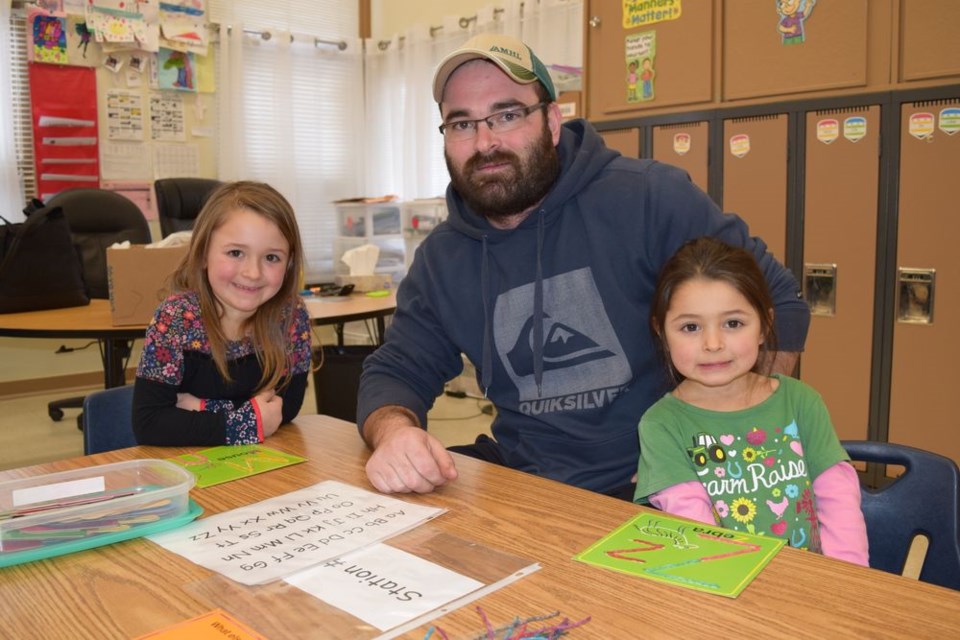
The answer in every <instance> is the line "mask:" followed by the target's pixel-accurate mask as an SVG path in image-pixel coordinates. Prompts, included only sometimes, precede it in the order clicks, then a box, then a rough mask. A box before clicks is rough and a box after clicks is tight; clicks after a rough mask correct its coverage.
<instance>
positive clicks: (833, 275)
mask: <svg viewBox="0 0 960 640" xmlns="http://www.w3.org/2000/svg"><path fill="white" fill-rule="evenodd" d="M803 297H804V300H806V301H807V306H809V307H810V315H814V316H828V317H829V316H835V315H836V314H837V265H836V264H832V263H817V264H813V263H809V262H808V263H805V264H804V265H803Z"/></svg>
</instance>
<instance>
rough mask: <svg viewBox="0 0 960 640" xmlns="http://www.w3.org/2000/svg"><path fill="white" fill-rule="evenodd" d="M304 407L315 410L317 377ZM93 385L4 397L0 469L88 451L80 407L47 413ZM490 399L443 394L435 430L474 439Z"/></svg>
mask: <svg viewBox="0 0 960 640" xmlns="http://www.w3.org/2000/svg"><path fill="white" fill-rule="evenodd" d="M310 385H311V386H310V387H308V389H307V394H306V399H305V400H304V403H303V408H302V409H301V411H300V412H301V413H303V414H310V413H316V401H315V400H314V395H313V388H312V381H311V383H310ZM93 390H94V389H93V388H88V389H65V390H63V391H58V392H56V393H46V394H37V395H23V396H17V397H7V398H0V469H15V468H17V467H25V466H28V465H32V464H39V463H42V462H50V461H52V460H60V459H63V458H71V457H74V456H79V455H83V435H82V434H81V432H80V431H79V430H78V429H77V421H76V416H77V413H78V410H77V409H67V410H66V411H65V416H64V418H63V420H62V421H60V422H54V421H53V420H51V419H50V417H49V416H48V415H47V402H48V401H49V400H55V399H59V398H64V397H69V396H74V395H84V394H85V393H86V392H88V391H93ZM490 406H491V405H490V403H489V402H487V401H485V400H478V399H476V398H472V397H469V396H467V397H463V398H458V397H453V396H450V395H443V396H440V397H439V398H438V399H437V402H436V404H435V405H434V408H433V410H432V411H431V412H430V414H429V416H428V420H429V423H430V432H431V433H433V434H434V435H436V436H437V437H438V438H439V439H440V441H441V442H443V443H444V444H445V445H447V446H449V445H452V444H465V443H468V442H473V440H474V438H476V436H477V434H479V433H489V428H490V421H491V419H492V418H491V415H490V413H485V412H484V411H483V409H484V407H487V411H488V412H489V411H490Z"/></svg>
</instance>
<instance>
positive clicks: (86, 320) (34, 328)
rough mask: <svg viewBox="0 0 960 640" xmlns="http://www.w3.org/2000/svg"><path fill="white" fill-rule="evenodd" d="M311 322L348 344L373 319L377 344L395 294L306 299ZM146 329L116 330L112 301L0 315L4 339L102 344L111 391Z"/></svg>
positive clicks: (122, 378)
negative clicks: (355, 328)
mask: <svg viewBox="0 0 960 640" xmlns="http://www.w3.org/2000/svg"><path fill="white" fill-rule="evenodd" d="M304 300H305V302H306V305H307V312H308V313H309V314H310V319H311V320H312V321H313V323H314V324H317V325H330V324H332V325H335V326H336V328H337V336H338V339H339V342H340V344H343V324H344V323H346V322H354V321H357V320H369V319H374V320H376V322H377V336H376V340H377V343H378V344H379V343H380V342H382V341H383V332H384V324H385V323H384V318H385V317H386V316H388V315H390V314H392V313H393V312H394V310H395V309H396V307H397V298H396V292H395V291H391V292H390V294H389V295H387V296H384V297H382V298H371V297H368V296H365V295H363V294H354V295H352V296H349V298H348V299H346V300H336V301H329V302H328V301H327V300H326V299H323V298H311V297H308V298H304ZM145 330H146V325H127V326H115V325H114V324H113V320H112V318H111V315H110V301H109V300H102V299H93V300H90V304H89V305H84V306H81V307H67V308H65V309H47V310H45V311H28V312H24V313H3V314H0V336H4V337H12V338H57V339H63V338H88V339H92V340H99V341H101V342H102V343H103V354H102V356H103V386H104V388H106V389H109V388H111V387H118V386H121V385H123V384H125V383H126V372H125V371H124V360H125V359H126V358H127V357H128V356H129V355H130V353H129V347H128V345H127V342H128V341H129V340H136V339H138V338H142V337H143V334H144V331H145Z"/></svg>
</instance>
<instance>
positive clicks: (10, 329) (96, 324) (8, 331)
mask: <svg viewBox="0 0 960 640" xmlns="http://www.w3.org/2000/svg"><path fill="white" fill-rule="evenodd" d="M145 329H146V326H145V325H129V326H122V327H118V326H114V325H113V320H112V319H111V316H110V301H109V300H102V299H96V298H95V299H92V300H90V304H89V305H85V306H82V307H67V308H65V309H47V310H45V311H27V312H24V313H3V314H0V336H5V337H12V338H57V339H60V338H89V339H93V340H100V341H101V342H103V354H102V356H103V386H104V388H106V389H109V388H111V387H119V386H121V385H123V384H124V383H125V372H124V370H123V361H124V359H125V358H126V357H127V356H128V355H129V351H128V349H127V341H128V340H135V339H137V338H142V337H143V332H144V330H145Z"/></svg>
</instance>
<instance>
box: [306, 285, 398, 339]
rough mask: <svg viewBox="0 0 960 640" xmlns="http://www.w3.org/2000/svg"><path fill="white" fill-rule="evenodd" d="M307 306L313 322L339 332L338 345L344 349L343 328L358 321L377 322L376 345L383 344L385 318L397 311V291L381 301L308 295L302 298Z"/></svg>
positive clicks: (378, 299)
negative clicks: (332, 326) (331, 326)
mask: <svg viewBox="0 0 960 640" xmlns="http://www.w3.org/2000/svg"><path fill="white" fill-rule="evenodd" d="M303 301H304V303H305V304H306V305H307V313H308V314H310V319H311V320H313V323H314V324H317V325H328V324H332V325H334V327H335V330H336V332H337V343H338V344H339V345H340V346H343V325H344V324H345V323H347V322H355V321H358V320H370V319H373V320H376V322H377V335H376V336H375V339H376V343H377V344H378V345H379V344H382V343H383V332H384V326H385V322H384V318H385V317H386V316H389V315H391V314H392V313H393V312H394V311H396V309H397V292H396V290H395V289H394V290H391V291H390V293H389V294H388V295H385V296H383V297H381V298H371V297H369V296H366V295H364V294H362V293H354V294H351V295H350V296H344V297H340V296H334V297H326V298H324V297H319V296H306V297H304V298H303Z"/></svg>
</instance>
